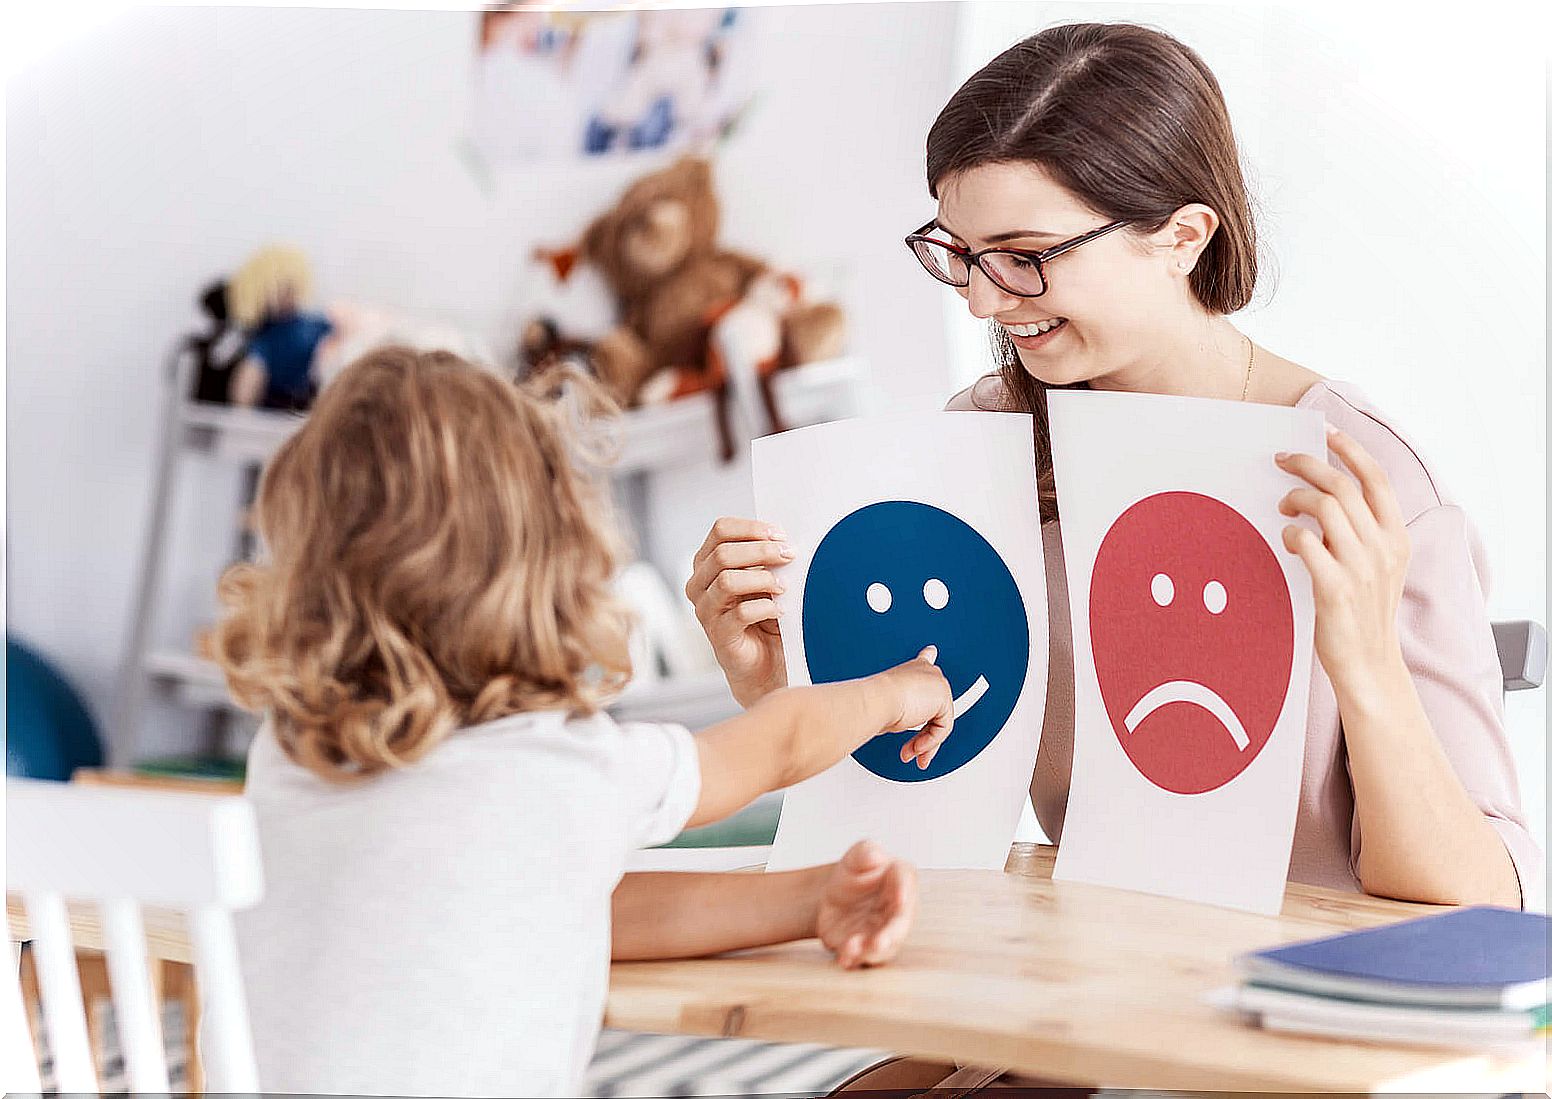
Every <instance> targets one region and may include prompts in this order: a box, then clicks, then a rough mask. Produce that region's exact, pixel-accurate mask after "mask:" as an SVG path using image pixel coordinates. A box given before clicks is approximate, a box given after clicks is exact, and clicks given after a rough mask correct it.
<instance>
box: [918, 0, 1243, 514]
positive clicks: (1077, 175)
mask: <svg viewBox="0 0 1552 1099" xmlns="http://www.w3.org/2000/svg"><path fill="white" fill-rule="evenodd" d="M1006 163H1033V164H1036V165H1038V166H1039V167H1040V168H1041V169H1042V170H1043V171H1045V172H1046V173H1047V174H1049V175H1050V176H1051V177H1052V178H1053V179H1054V180H1056V182H1057V183H1059V184H1061V185H1062V186H1063V187H1065V188H1066V189H1067V190H1068V191H1071V192H1072V193H1073V194H1074V195H1076V196H1077V197H1078V198H1079V199H1080V200H1081V201H1082V202H1084V203H1085V204H1086V205H1088V206H1089V207H1091V208H1092V209H1093V210H1094V211H1095V212H1097V213H1098V214H1100V215H1101V216H1102V217H1104V218H1106V219H1108V220H1116V219H1120V218H1125V219H1127V220H1129V221H1131V222H1133V224H1132V225H1131V226H1130V227H1129V228H1128V229H1126V230H1123V232H1138V233H1151V232H1153V231H1155V230H1157V229H1158V228H1159V227H1160V226H1162V225H1163V224H1164V223H1165V222H1166V221H1168V220H1169V217H1170V215H1171V214H1173V213H1174V212H1175V211H1176V210H1177V209H1179V208H1180V207H1181V206H1184V205H1186V204H1187V203H1192V202H1200V203H1203V204H1205V205H1207V206H1210V207H1212V208H1213V210H1214V211H1216V212H1217V214H1218V219H1219V224H1218V228H1217V231H1216V232H1215V233H1214V234H1213V236H1212V239H1211V240H1210V241H1209V242H1208V244H1207V247H1206V249H1205V250H1204V251H1203V253H1202V256H1201V259H1200V260H1199V261H1198V263H1197V265H1196V268H1195V269H1194V270H1193V271H1192V272H1191V290H1192V293H1193V294H1194V295H1195V296H1196V299H1197V300H1198V301H1199V302H1201V303H1202V305H1203V307H1204V308H1206V309H1207V310H1209V311H1210V312H1213V313H1232V312H1234V311H1235V310H1238V309H1242V308H1244V306H1245V305H1246V304H1247V303H1248V302H1249V301H1250V296H1251V293H1252V292H1253V291H1254V289H1255V284H1256V231H1255V221H1254V218H1253V216H1252V213H1251V207H1250V199H1249V195H1248V193H1247V191H1246V188H1245V180H1244V176H1243V174H1242V173H1241V170H1240V164H1239V155H1238V151H1237V148H1236V146H1235V142H1234V132H1233V128H1232V127H1231V126H1230V124H1229V113H1228V110H1227V108H1226V107H1225V106H1224V102H1223V92H1222V90H1221V89H1220V88H1219V87H1218V81H1217V79H1216V78H1215V77H1214V76H1213V74H1212V72H1211V70H1209V69H1208V68H1207V66H1206V64H1204V63H1203V61H1202V59H1201V58H1200V57H1198V56H1197V54H1196V53H1195V51H1193V50H1192V49H1191V48H1190V47H1188V46H1186V45H1184V44H1183V43H1181V42H1179V41H1177V40H1176V39H1174V38H1172V37H1170V36H1169V35H1167V34H1165V33H1163V32H1162V31H1157V30H1153V29H1151V28H1149V27H1142V26H1137V25H1135V24H1130V23H1071V24H1066V25H1063V26H1056V27H1050V28H1048V29H1046V30H1043V31H1041V32H1040V33H1039V34H1036V35H1033V36H1031V37H1029V38H1026V39H1024V40H1023V41H1022V42H1020V43H1018V44H1017V45H1015V46H1013V47H1011V48H1010V49H1007V50H1004V51H1003V52H1002V53H1001V54H999V55H997V57H995V58H994V59H993V60H992V61H991V62H990V63H988V64H987V65H986V66H985V67H984V68H982V69H981V70H980V71H979V72H977V73H976V74H975V75H974V76H972V77H971V78H970V79H969V80H967V81H965V83H964V85H963V86H962V87H961V88H960V89H959V90H958V91H957V92H955V93H954V96H953V98H951V99H950V100H949V101H948V104H947V106H945V107H944V108H943V110H942V111H941V112H940V113H939V115H938V117H937V121H935V122H934V123H933V124H932V129H931V131H929V132H928V134H927V188H928V190H929V191H930V192H931V194H932V197H933V198H937V197H938V192H939V189H940V188H941V187H942V186H943V185H944V183H945V182H946V181H947V180H948V179H949V178H950V177H952V176H954V175H955V174H957V173H959V172H963V171H965V170H967V169H970V168H976V167H980V166H982V165H986V164H1006ZM992 338H993V341H994V348H995V353H996V356H997V360H998V365H999V367H1000V369H1001V373H1002V381H1003V388H1004V391H1005V394H1006V398H1007V400H1008V402H1009V404H1010V405H1011V407H1013V408H1015V409H1017V410H1019V411H1025V412H1032V413H1034V417H1035V458H1036V466H1037V469H1038V471H1039V480H1040V500H1041V503H1042V505H1043V506H1044V507H1045V509H1046V512H1047V515H1048V517H1054V515H1055V513H1056V512H1055V507H1056V498H1055V487H1054V483H1053V479H1052V476H1051V459H1050V425H1049V420H1048V419H1047V414H1046V402H1045V391H1046V389H1047V388H1048V387H1047V386H1046V385H1045V384H1044V383H1043V382H1041V381H1040V380H1039V379H1037V378H1034V377H1031V376H1030V374H1029V372H1028V371H1026V370H1025V369H1024V368H1023V367H1022V366H1021V365H1020V363H1019V360H1018V353H1017V352H1016V351H1015V350H1014V347H1013V344H1012V342H1011V341H1010V340H1009V339H1008V336H1007V333H1005V332H1004V331H1002V329H1001V328H1000V327H997V326H993V337H992ZM1076 388H1084V386H1083V385H1082V384H1081V383H1080V385H1079V386H1077V387H1076Z"/></svg>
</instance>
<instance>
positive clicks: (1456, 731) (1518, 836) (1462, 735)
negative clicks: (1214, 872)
mask: <svg viewBox="0 0 1552 1099" xmlns="http://www.w3.org/2000/svg"><path fill="white" fill-rule="evenodd" d="M1298 407H1299V408H1312V409H1315V410H1316V411H1319V412H1322V413H1324V414H1325V416H1326V419H1327V420H1328V421H1330V422H1331V423H1333V424H1335V425H1336V426H1337V427H1338V428H1339V429H1341V430H1342V431H1344V432H1346V433H1347V434H1349V435H1351V436H1352V437H1353V438H1354V439H1356V440H1357V441H1358V442H1359V444H1360V445H1362V446H1363V447H1364V448H1365V449H1366V450H1367V451H1368V452H1369V453H1370V454H1372V455H1373V456H1374V457H1375V459H1376V460H1377V461H1378V462H1379V464H1380V465H1381V466H1382V467H1383V468H1384V470H1385V472H1386V474H1387V475H1389V477H1390V482H1391V485H1392V486H1393V487H1394V489H1395V492H1396V496H1397V498H1398V499H1399V500H1400V503H1401V510H1402V514H1403V515H1404V516H1405V517H1406V523H1407V533H1408V534H1409V535H1410V536H1411V550H1412V555H1411V561H1410V564H1409V566H1408V568H1407V578H1406V586H1405V590H1404V592H1403V594H1402V599H1401V607H1400V610H1399V613H1398V624H1399V626H1400V634H1401V651H1402V655H1403V656H1404V658H1405V659H1406V663H1407V667H1408V668H1409V669H1410V670H1411V672H1412V681H1413V682H1414V683H1415V684H1416V686H1417V693H1418V695H1419V696H1420V697H1421V699H1422V703H1423V708H1424V710H1425V711H1426V712H1427V714H1428V719H1429V722H1430V724H1431V725H1432V726H1433V730H1434V734H1435V735H1436V736H1437V737H1438V738H1439V743H1440V744H1441V745H1442V746H1443V748H1444V752H1445V755H1446V756H1448V757H1449V760H1450V763H1451V764H1452V765H1453V766H1454V768H1455V774H1456V775H1457V776H1458V777H1459V778H1460V780H1461V784H1462V785H1463V786H1464V787H1465V789H1466V793H1467V794H1468V795H1470V797H1471V799H1472V800H1473V801H1474V802H1476V804H1477V805H1478V807H1480V808H1481V810H1482V814H1483V815H1484V816H1485V817H1486V818H1487V820H1488V823H1489V824H1491V825H1492V826H1493V827H1494V828H1495V829H1497V831H1498V834H1499V836H1501V837H1502V838H1503V842H1504V846H1505V847H1506V848H1507V849H1508V852H1509V857H1510V858H1511V859H1512V860H1513V861H1514V868H1515V871H1516V873H1518V874H1519V880H1520V895H1521V903H1522V905H1523V903H1524V898H1526V897H1533V898H1534V897H1540V896H1541V891H1542V888H1543V884H1542V883H1543V876H1544V874H1545V862H1544V857H1543V855H1542V852H1541V850H1540V848H1539V847H1538V846H1537V845H1536V841H1535V840H1534V839H1532V838H1531V835H1530V832H1529V831H1528V829H1527V828H1526V826H1525V814H1524V811H1523V810H1522V809H1521V807H1520V791H1519V783H1518V780H1517V778H1516V776H1515V770H1514V758H1513V756H1512V755H1511V754H1510V751H1509V742H1508V738H1507V736H1506V735H1505V732H1504V708H1503V676H1502V672H1501V670H1500V668H1499V664H1498V650H1497V647H1496V646H1495V644H1494V642H1493V632H1492V627H1491V625H1490V623H1489V621H1488V617H1487V603H1486V595H1487V587H1488V573H1487V562H1486V557H1485V555H1484V553H1483V549H1482V545H1481V541H1480V538H1479V536H1478V534H1477V532H1476V529H1475V528H1474V527H1473V526H1472V524H1471V521H1470V520H1469V519H1467V518H1466V514H1465V512H1464V511H1462V510H1461V509H1460V507H1459V505H1457V504H1455V503H1453V502H1452V501H1451V500H1450V499H1449V498H1448V497H1447V496H1445V494H1444V492H1443V490H1442V489H1441V487H1440V486H1439V484H1438V482H1437V481H1436V480H1435V477H1434V474H1433V472H1432V471H1431V470H1430V468H1429V467H1428V465H1427V463H1426V462H1424V460H1423V458H1422V456H1421V455H1419V454H1418V452H1417V450H1416V449H1415V448H1414V447H1413V446H1412V445H1411V443H1409V442H1408V441H1407V440H1406V439H1405V438H1404V437H1403V436H1402V435H1401V433H1400V432H1398V431H1397V430H1396V429H1395V427H1393V426H1392V425H1391V424H1390V422H1389V421H1388V420H1387V419H1385V417H1383V416H1382V415H1381V414H1380V413H1378V412H1377V411H1375V409H1374V408H1373V407H1371V406H1370V404H1369V403H1368V401H1367V400H1366V399H1365V398H1364V396H1363V395H1362V394H1361V393H1360V392H1358V390H1356V389H1355V388H1353V387H1352V386H1349V385H1345V384H1342V383H1337V382H1329V381H1323V382H1317V383H1316V384H1315V385H1313V386H1311V387H1310V388H1309V390H1308V391H1306V392H1305V394H1304V396H1302V397H1301V398H1300V399H1299V402H1298ZM948 408H949V409H950V410H953V411H964V410H973V411H986V412H1001V411H1010V410H1011V409H1010V404H1009V401H1008V399H1007V396H1006V394H1005V392H1004V390H1003V385H1002V381H1001V379H1000V378H999V377H998V376H997V375H996V374H988V375H986V376H985V377H983V378H981V379H980V380H979V381H978V382H976V383H975V385H973V386H971V387H970V388H968V389H966V390H964V391H963V392H960V393H958V394H956V395H955V396H954V397H953V399H952V400H950V401H949V403H948ZM1059 527H1060V524H1059V523H1046V524H1045V525H1044V527H1043V529H1042V535H1043V540H1044V543H1045V556H1046V585H1047V593H1048V600H1049V603H1050V608H1049V613H1050V626H1051V638H1050V672H1049V679H1048V684H1047V689H1046V690H1047V693H1046V709H1045V725H1044V729H1043V731H1042V734H1041V737H1040V752H1039V756H1038V758H1037V759H1036V762H1035V774H1034V780H1033V782H1032V783H1031V784H1030V789H1029V794H1030V800H1031V801H1032V802H1033V804H1034V809H1035V816H1036V817H1037V818H1038V819H1039V821H1040V827H1041V828H1042V829H1044V830H1045V834H1046V835H1047V836H1049V837H1050V838H1051V840H1052V841H1053V842H1057V841H1059V840H1060V839H1061V834H1062V820H1063V818H1064V817H1065V816H1066V812H1067V790H1068V786H1069V783H1070V778H1071V773H1072V736H1073V657H1072V640H1071V633H1072V630H1071V619H1070V616H1069V613H1068V597H1067V573H1066V569H1065V566H1064V564H1063V559H1062V542H1061V533H1060V529H1059ZM1362 842H1363V837H1362V834H1361V832H1360V830H1359V826H1358V818H1357V816H1356V815H1355V814H1354V813H1353V787H1352V781H1351V779H1350V778H1349V777H1348V773H1347V753H1346V751H1345V750H1344V749H1343V744H1342V722H1341V717H1340V715H1339V714H1338V712H1337V702H1336V695H1335V694H1334V693H1333V691H1332V688H1331V681H1330V680H1329V679H1328V678H1327V677H1326V673H1325V670H1324V669H1323V668H1321V666H1320V661H1319V659H1318V658H1317V659H1316V660H1315V661H1314V669H1313V675H1312V677H1311V682H1310V701H1309V726H1308V729H1307V731H1306V734H1305V741H1304V780H1303V783H1302V786H1301V789H1300V793H1299V811H1298V819H1297V823H1296V824H1295V826H1294V833H1293V857H1292V861H1291V863H1290V865H1289V868H1288V877H1289V880H1291V881H1297V882H1304V883H1307V884H1311V885H1323V886H1328V887H1330V888H1334V889H1343V890H1348V891H1352V892H1361V891H1362V886H1361V885H1360V884H1359V881H1358V871H1357V867H1358V852H1359V849H1360V846H1361V844H1362Z"/></svg>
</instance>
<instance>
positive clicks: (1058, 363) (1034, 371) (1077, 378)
mask: <svg viewBox="0 0 1552 1099" xmlns="http://www.w3.org/2000/svg"><path fill="white" fill-rule="evenodd" d="M1018 357H1019V365H1020V366H1022V367H1023V368H1024V373H1026V374H1028V375H1029V376H1030V377H1031V378H1034V379H1035V381H1037V382H1041V383H1043V384H1045V385H1050V386H1062V385H1075V384H1076V383H1078V382H1086V381H1088V380H1089V375H1088V373H1087V372H1085V371H1084V370H1083V366H1082V363H1081V361H1080V360H1079V359H1078V358H1077V357H1076V356H1062V357H1060V358H1049V357H1047V356H1044V355H1034V354H1025V353H1024V352H1023V351H1019V353H1018Z"/></svg>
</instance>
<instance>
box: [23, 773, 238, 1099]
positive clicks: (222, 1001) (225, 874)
mask: <svg viewBox="0 0 1552 1099" xmlns="http://www.w3.org/2000/svg"><path fill="white" fill-rule="evenodd" d="M5 785H6V891H7V892H8V893H15V894H18V895H20V896H21V898H22V900H23V902H24V904H25V906H26V911H27V924H28V933H29V936H30V942H31V950H32V952H33V955H34V961H35V962H36V967H37V974H38V991H39V995H40V999H41V1000H42V1005H43V1014H44V1019H45V1021H46V1024H47V1028H48V1035H49V1045H50V1048H51V1050H52V1052H53V1061H54V1078H55V1085H56V1086H57V1088H58V1090H59V1092H60V1093H61V1094H63V1093H66V1092H97V1091H98V1090H99V1089H98V1086H97V1076H96V1070H95V1067H94V1065H93V1063H92V1056H91V1052H90V1048H89V1045H88V1042H87V1036H86V1019H85V1012H84V1010H83V1006H82V1002H81V993H80V984H79V979H78V977H77V973H76V964H75V950H74V946H73V944H72V941H71V933H70V921H69V914H68V912H67V909H66V905H65V902H66V900H67V899H68V900H70V901H75V902H85V903H95V904H96V905H98V906H99V908H100V910H101V914H102V928H103V940H104V943H103V945H104V946H105V947H106V953H107V959H108V972H109V978H110V984H111V986H112V992H113V1008H114V1015H115V1018H116V1021H117V1024H118V1031H119V1039H120V1045H121V1047H122V1049H123V1053H124V1063H125V1069H126V1072H127V1074H128V1077H129V1090H130V1091H132V1092H160V1093H163V1094H165V1093H167V1092H168V1091H169V1090H170V1089H169V1087H168V1080H167V1062H166V1056H165V1051H164V1048H163V1045H162V1034H161V1023H160V1014H159V1011H158V1008H157V1004H156V999H155V996H154V995H153V993H152V983H151V979H150V974H149V970H148V968H147V961H146V937H145V925H144V921H143V920H142V917H141V908H142V906H148V907H154V908H158V909H166V910H171V911H175V912H179V913H182V914H183V917H184V919H185V920H186V921H187V925H188V932H189V938H190V940H191V942H192V944H193V951H194V968H195V973H196V976H197V980H198V982H199V988H200V999H201V1001H202V1004H203V1013H204V1019H203V1031H202V1033H203V1036H204V1039H205V1044H204V1046H203V1048H202V1051H201V1053H202V1060H203V1062H204V1068H205V1079H206V1086H207V1088H208V1089H209V1090H210V1091H224V1092H246V1093H250V1094H251V1093H256V1092H257V1091H258V1090H259V1089H258V1080H257V1071H256V1069H255V1067H254V1056H253V1043H252V1038H251V1036H250V1033H249V1028H248V1009H247V1003H246V1000H245V998H244V995H243V985H242V976H241V971H240V969H239V967H238V959H237V943H236V938H235V935H234V931H233V925H232V913H233V912H234V911H237V910H239V909H243V908H247V907H250V906H251V905H253V904H255V903H257V902H258V900H259V899H260V897H261V896H262V894H263V875H262V873H261V870H260V863H259V840H258V829H257V826H256V824H255V822H254V817H253V808H252V806H250V805H249V804H248V802H246V801H245V800H243V799H242V798H234V797H219V796H206V795H200V794H175V793H164V792H160V791H144V790H124V789H112V788H105V787H91V786H78V785H74V784H66V783H55V782H33V781H28V780H21V779H10V780H7V782H6V784H5ZM200 1024H201V1020H196V1019H190V1020H188V1021H187V1025H188V1026H190V1027H195V1026H199V1025H200ZM0 1066H3V1071H0V1075H3V1077H4V1078H3V1079H0V1088H4V1089H6V1090H8V1091H22V1092H37V1091H39V1090H41V1089H40V1074H39V1071H38V1065H37V1061H36V1058H35V1056H34V1052H33V1046H32V1039H31V1037H30V1035H29V1032H28V1027H27V1018H26V1013H25V1009H24V1008H23V1006H22V995H21V987H20V981H19V979H18V974H17V966H16V965H15V964H14V961H13V964H11V965H10V966H9V967H8V970H7V974H6V976H5V978H4V979H0Z"/></svg>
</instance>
